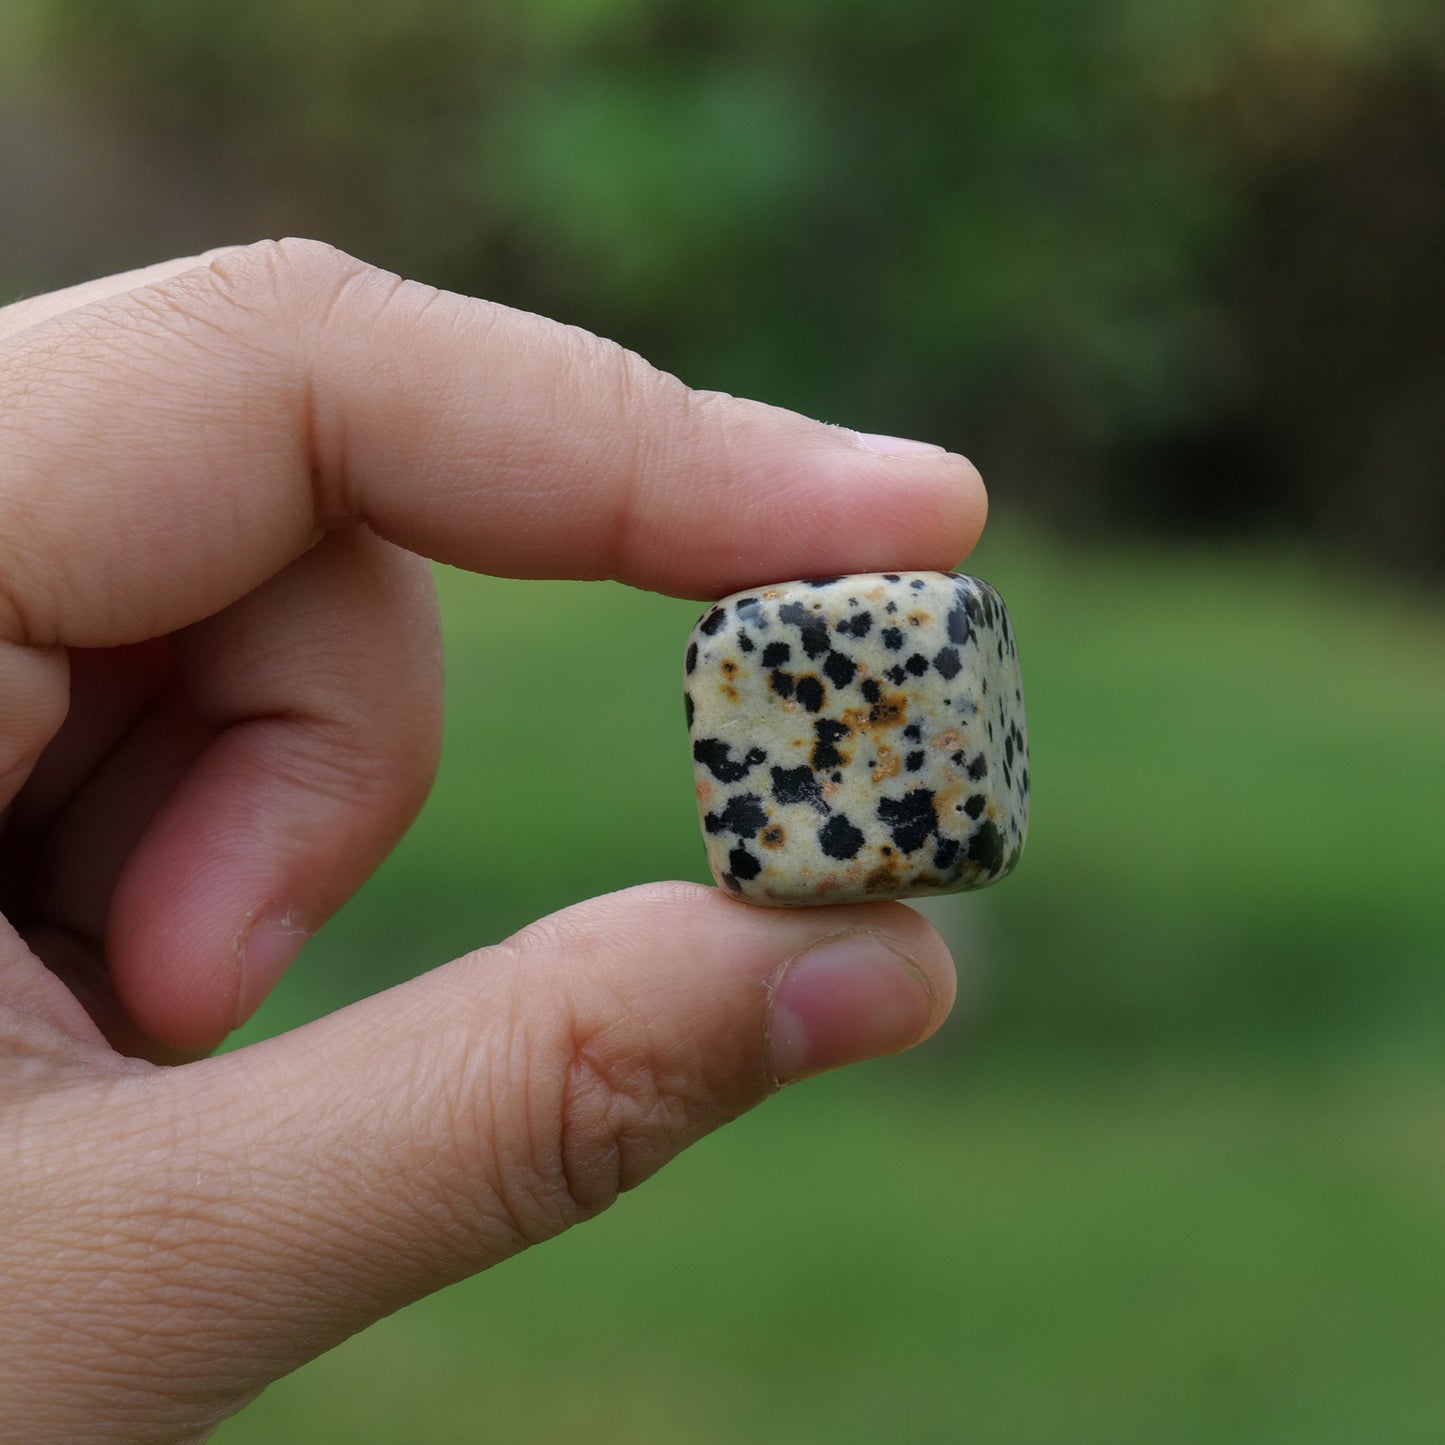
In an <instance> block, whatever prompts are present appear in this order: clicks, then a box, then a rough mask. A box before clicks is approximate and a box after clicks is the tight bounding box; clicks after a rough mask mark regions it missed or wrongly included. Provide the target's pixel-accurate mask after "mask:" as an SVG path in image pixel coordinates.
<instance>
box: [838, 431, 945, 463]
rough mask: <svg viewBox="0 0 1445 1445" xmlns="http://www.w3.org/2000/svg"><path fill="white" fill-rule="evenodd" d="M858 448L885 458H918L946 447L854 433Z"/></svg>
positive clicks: (899, 438)
mask: <svg viewBox="0 0 1445 1445" xmlns="http://www.w3.org/2000/svg"><path fill="white" fill-rule="evenodd" d="M853 435H854V436H855V437H857V438H858V444H859V446H861V447H863V448H864V450H865V451H870V452H878V453H879V454H880V455H881V456H885V457H911V456H919V455H922V454H923V453H925V452H942V451H946V450H947V448H946V447H940V446H935V445H934V444H933V443H932V442H915V441H909V440H908V438H907V437H889V436H881V435H879V434H878V433H877V432H867V431H855V432H854V433H853Z"/></svg>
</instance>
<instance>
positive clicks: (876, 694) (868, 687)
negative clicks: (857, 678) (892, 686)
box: [858, 677, 883, 702]
mask: <svg viewBox="0 0 1445 1445" xmlns="http://www.w3.org/2000/svg"><path fill="white" fill-rule="evenodd" d="M858 690H859V692H861V693H862V694H863V700H864V702H877V701H878V699H879V698H881V697H882V696H883V689H882V688H881V687H879V686H878V684H877V683H876V682H875V681H874V680H873V679H872V678H871V677H865V678H864V679H863V681H862V682H860V683H859V684H858Z"/></svg>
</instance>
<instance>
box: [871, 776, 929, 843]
mask: <svg viewBox="0 0 1445 1445" xmlns="http://www.w3.org/2000/svg"><path fill="white" fill-rule="evenodd" d="M878 821H879V822H881V823H882V824H883V825H884V826H885V827H886V828H887V829H888V831H889V833H891V834H892V836H893V846H894V847H895V848H897V849H899V851H900V852H903V853H914V852H917V850H918V849H919V848H921V847H922V846H923V845H924V843H925V842H927V840H928V837H929V835H930V834H931V833H932V832H933V829H934V824H935V821H936V820H935V817H934V812H933V792H932V790H931V789H929V788H914V789H912V790H911V791H910V792H907V793H904V795H903V796H902V797H901V798H880V799H879V801H878Z"/></svg>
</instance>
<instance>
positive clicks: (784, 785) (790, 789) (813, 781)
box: [771, 766, 828, 813]
mask: <svg viewBox="0 0 1445 1445" xmlns="http://www.w3.org/2000/svg"><path fill="white" fill-rule="evenodd" d="M771 772H772V775H773V797H774V798H776V799H777V800H778V802H780V803H807V804H809V805H810V806H811V807H814V808H816V809H817V810H818V811H819V812H820V813H826V812H827V811H828V805H827V804H826V803H825V802H824V801H823V789H822V788H821V787H820V786H819V784H818V779H817V778H816V777H815V776H814V774H813V770H812V768H809V767H806V766H805V767H801V768H773V769H772V770H771Z"/></svg>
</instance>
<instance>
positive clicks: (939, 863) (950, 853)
mask: <svg viewBox="0 0 1445 1445" xmlns="http://www.w3.org/2000/svg"><path fill="white" fill-rule="evenodd" d="M957 857H958V839H957V838H945V839H944V840H943V841H942V842H941V843H940V844H939V845H938V847H937V848H935V849H934V852H933V866H934V867H935V868H947V867H949V866H950V865H951V864H952V862H953V860H954V859H955V858H957Z"/></svg>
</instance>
